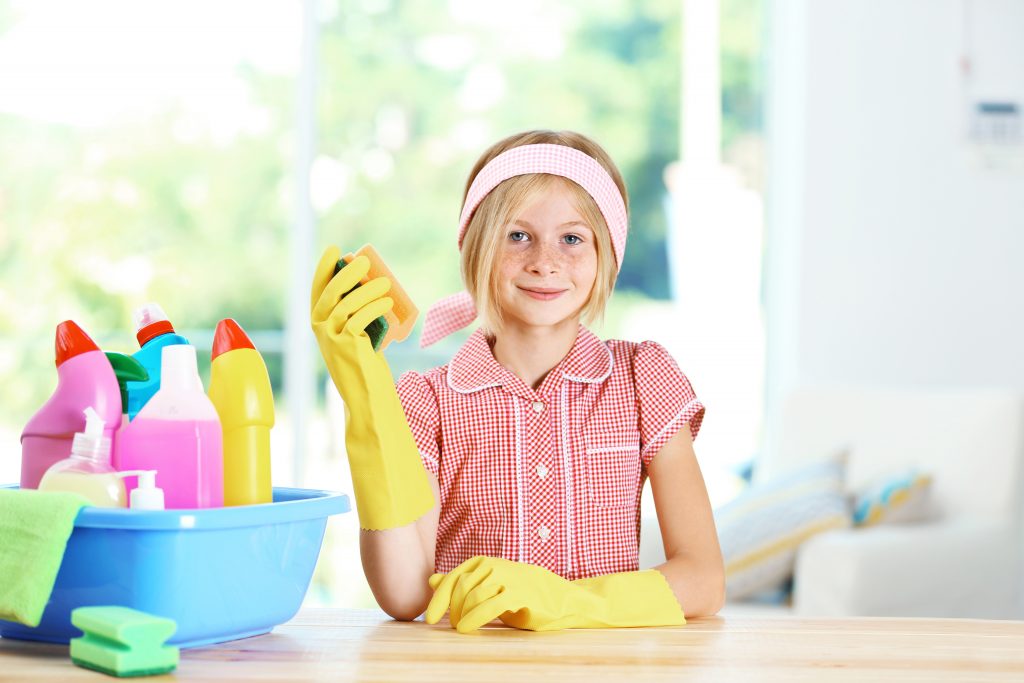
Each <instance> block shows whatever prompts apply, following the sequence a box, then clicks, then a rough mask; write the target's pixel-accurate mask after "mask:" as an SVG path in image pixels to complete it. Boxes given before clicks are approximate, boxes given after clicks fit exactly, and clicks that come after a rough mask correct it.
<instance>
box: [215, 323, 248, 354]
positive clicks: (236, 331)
mask: <svg viewBox="0 0 1024 683" xmlns="http://www.w3.org/2000/svg"><path fill="white" fill-rule="evenodd" d="M255 348H256V347H255V346H254V345H253V343H252V340H251V339H249V335H247V334H246V333H245V330H243V329H242V326H241V325H239V324H238V323H237V322H235V320H234V319H233V318H224V319H223V320H221V321H220V322H219V323H217V331H216V332H215V333H214V335H213V350H212V352H211V354H210V361H213V360H214V359H215V358H216V357H217V356H219V355H220V354H222V353H227V352H228V351H234V350H235V349H255Z"/></svg>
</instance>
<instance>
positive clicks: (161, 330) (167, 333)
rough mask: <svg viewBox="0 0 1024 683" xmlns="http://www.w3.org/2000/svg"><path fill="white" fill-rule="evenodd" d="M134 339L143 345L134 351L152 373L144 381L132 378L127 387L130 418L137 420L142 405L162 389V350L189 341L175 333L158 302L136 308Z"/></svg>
mask: <svg viewBox="0 0 1024 683" xmlns="http://www.w3.org/2000/svg"><path fill="white" fill-rule="evenodd" d="M134 317H135V329H136V330H137V332H136V333H135V338H136V339H138V340H139V346H141V347H142V348H141V349H139V350H138V351H136V352H135V353H134V354H132V357H133V358H135V360H137V361H139V362H140V363H142V365H143V367H145V368H146V372H148V373H149V378H148V379H146V380H144V381H134V380H130V381H128V382H127V385H126V386H127V389H128V419H129V420H134V419H135V416H136V415H137V414H138V413H139V411H140V410H142V406H144V405H146V402H147V401H149V399H151V398H152V397H153V394H155V393H156V392H157V390H158V389H159V388H160V361H161V358H162V356H161V351H162V350H163V348H164V347H165V346H170V345H172V344H188V339H186V338H185V337H182V336H181V335H180V334H175V333H174V326H173V325H171V321H169V320H168V319H167V315H166V314H165V313H164V309H162V308H161V307H160V304H157V303H148V304H145V305H143V306H140V307H139V308H137V309H136V310H135V316H134Z"/></svg>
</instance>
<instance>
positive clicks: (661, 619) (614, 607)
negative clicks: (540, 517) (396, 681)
mask: <svg viewBox="0 0 1024 683" xmlns="http://www.w3.org/2000/svg"><path fill="white" fill-rule="evenodd" d="M429 581H430V587H431V588H432V589H434V597H433V598H431V600H430V604H429V605H427V613H426V617H425V618H426V621H427V623H428V624H436V623H437V622H438V621H440V620H441V617H443V616H444V613H445V610H449V609H450V614H449V620H450V621H451V624H452V626H453V627H454V628H456V629H457V630H458V631H459V633H469V632H471V631H474V630H476V629H478V628H480V627H481V626H483V625H484V624H487V623H489V622H491V621H493V620H494V619H501V621H502V622H503V623H504V624H505V625H507V626H514V627H515V628H521V629H525V630H529V631H556V630H559V629H563V628H614V627H624V626H678V625H680V624H685V623H686V619H685V617H684V616H683V610H682V608H681V607H680V606H679V601H678V600H676V596H675V594H674V593H673V592H672V589H671V588H670V587H669V585H668V581H666V580H665V577H664V575H662V573H661V572H659V571H658V570H656V569H648V570H646V571H642V572H624V573H621V574H608V575H606V576H596V577H593V578H590V579H577V580H576V581H566V580H565V579H563V578H562V577H560V576H559V575H558V574H555V573H554V572H551V571H549V570H547V569H545V568H543V567H538V566H536V565H532V564H525V563H523V562H512V561H510V560H504V559H501V558H496V557H485V556H482V555H478V556H477V557H473V558H471V559H469V560H466V561H465V562H463V563H462V564H460V565H459V566H458V567H456V568H455V569H453V570H452V571H451V572H450V573H448V574H434V575H433V576H431V577H430V580H429Z"/></svg>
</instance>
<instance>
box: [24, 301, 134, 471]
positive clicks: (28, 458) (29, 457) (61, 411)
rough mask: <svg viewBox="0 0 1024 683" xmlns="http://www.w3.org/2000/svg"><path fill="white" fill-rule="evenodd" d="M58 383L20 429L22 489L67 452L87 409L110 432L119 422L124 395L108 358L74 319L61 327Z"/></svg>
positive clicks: (57, 350)
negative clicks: (95, 415) (96, 416)
mask: <svg viewBox="0 0 1024 683" xmlns="http://www.w3.org/2000/svg"><path fill="white" fill-rule="evenodd" d="M55 347H56V355H57V388H56V390H55V391H54V392H53V395H52V396H51V397H50V398H49V400H48V401H47V402H46V403H45V404H44V405H43V407H42V408H40V409H39V411H38V412H36V414H35V415H33V416H32V418H31V419H30V420H29V421H28V423H27V424H26V425H25V429H24V430H23V431H22V433H21V488H23V489H34V488H36V487H38V486H39V480H40V479H41V478H42V476H43V473H44V472H46V470H47V469H49V468H50V466H51V465H53V464H54V463H56V462H57V461H59V460H62V459H64V458H66V457H68V453H70V452H71V446H72V440H73V438H74V435H75V433H76V432H80V431H82V429H83V428H84V427H85V418H83V417H82V415H83V411H84V410H85V409H86V408H88V407H90V406H91V407H92V408H93V410H95V411H96V414H97V415H99V416H100V418H101V419H102V420H103V424H104V425H105V426H104V428H103V431H104V436H106V437H108V438H109V437H111V436H112V435H113V432H114V429H116V428H117V425H118V424H120V422H119V420H120V417H121V397H120V392H119V391H118V388H117V378H116V377H115V376H114V370H113V368H112V367H111V365H110V362H109V361H108V360H107V357H106V356H105V355H104V354H103V352H102V351H100V349H99V347H98V346H96V344H95V343H94V342H93V340H92V339H90V338H89V335H87V334H86V333H85V332H83V331H82V328H80V327H79V326H78V325H76V324H75V323H74V322H73V321H71V320H65V321H64V322H62V323H61V324H60V325H58V326H57V333H56V340H55Z"/></svg>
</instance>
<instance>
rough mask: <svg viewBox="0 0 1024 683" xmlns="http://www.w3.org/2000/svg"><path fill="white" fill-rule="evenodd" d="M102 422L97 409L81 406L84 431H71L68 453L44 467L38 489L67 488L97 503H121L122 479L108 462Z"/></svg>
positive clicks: (110, 504) (119, 504)
mask: <svg viewBox="0 0 1024 683" xmlns="http://www.w3.org/2000/svg"><path fill="white" fill-rule="evenodd" d="M103 425H104V423H103V418H101V417H100V416H99V413H97V412H96V411H95V410H94V409H93V408H92V407H89V408H86V409H85V431H84V432H78V433H77V434H75V438H74V439H73V440H72V442H71V457H70V458H65V459H64V460H61V461H59V462H56V463H54V464H53V465H52V466H51V467H50V468H49V469H48V470H46V473H45V474H43V478H42V479H41V480H40V481H39V490H40V491H70V492H72V493H77V494H79V495H82V496H84V497H85V498H87V499H88V500H89V502H90V503H91V504H92V505H95V506H97V507H108V508H117V507H122V508H123V507H124V506H125V489H124V481H123V480H122V479H121V477H120V476H118V472H117V471H115V470H114V468H113V467H112V466H111V464H110V437H108V436H104V435H103Z"/></svg>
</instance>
